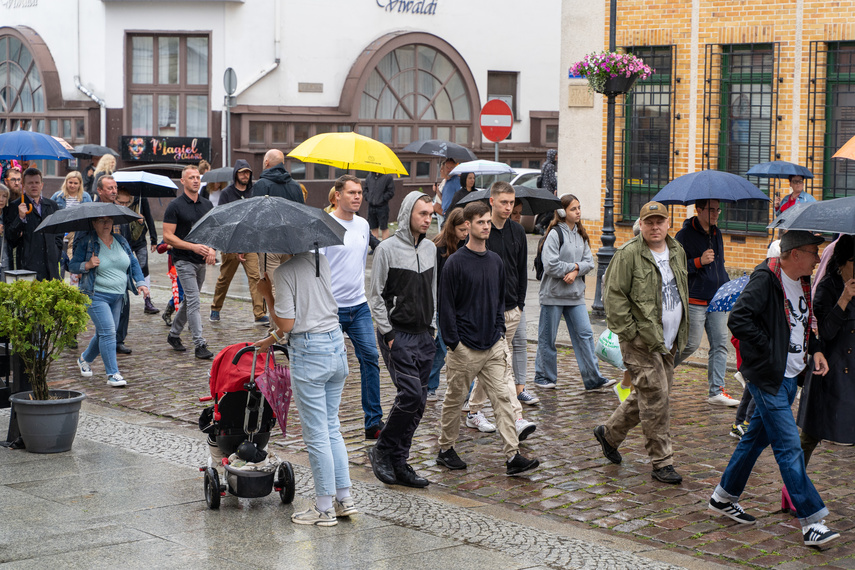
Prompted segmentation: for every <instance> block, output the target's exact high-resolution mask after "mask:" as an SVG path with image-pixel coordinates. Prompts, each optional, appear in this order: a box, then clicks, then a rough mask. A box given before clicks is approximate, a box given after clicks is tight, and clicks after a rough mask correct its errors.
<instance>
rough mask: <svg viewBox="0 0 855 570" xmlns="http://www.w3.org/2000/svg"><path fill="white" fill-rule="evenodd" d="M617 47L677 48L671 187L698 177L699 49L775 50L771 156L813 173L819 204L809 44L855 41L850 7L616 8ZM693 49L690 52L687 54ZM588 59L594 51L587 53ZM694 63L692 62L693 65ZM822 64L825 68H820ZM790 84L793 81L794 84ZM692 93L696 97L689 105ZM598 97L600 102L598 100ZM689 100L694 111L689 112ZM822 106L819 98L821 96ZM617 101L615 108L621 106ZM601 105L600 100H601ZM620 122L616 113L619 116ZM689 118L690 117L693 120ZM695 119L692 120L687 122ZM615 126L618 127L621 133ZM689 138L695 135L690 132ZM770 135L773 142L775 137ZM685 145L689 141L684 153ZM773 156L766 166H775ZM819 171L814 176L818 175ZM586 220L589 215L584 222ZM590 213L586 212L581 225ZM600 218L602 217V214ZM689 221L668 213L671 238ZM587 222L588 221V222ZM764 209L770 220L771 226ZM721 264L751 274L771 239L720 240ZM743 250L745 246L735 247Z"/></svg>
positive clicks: (808, 3)
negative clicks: (812, 152)
mask: <svg viewBox="0 0 855 570" xmlns="http://www.w3.org/2000/svg"><path fill="white" fill-rule="evenodd" d="M602 1H604V2H605V14H606V16H605V22H604V25H605V33H604V37H605V45H603V46H602V49H608V29H609V21H608V20H609V0H602ZM617 6H618V14H617V36H616V37H617V45H618V47H622V46H626V47H631V46H667V45H674V46H676V58H675V60H674V61H673V62H672V65H673V74H674V75H675V76H676V77H678V78H679V79H680V81H679V83H678V84H677V85H676V91H675V93H674V94H673V96H672V100H671V101H672V103H671V104H672V106H673V108H674V110H673V113H672V115H673V114H679V115H680V119H679V120H675V121H674V132H673V142H672V147H671V152H672V153H675V152H676V156H675V160H674V163H673V164H674V167H673V170H672V171H671V174H670V176H671V179H673V178H676V177H678V176H681V175H683V174H687V173H689V172H695V171H698V170H701V169H702V164H704V162H703V160H704V157H703V156H702V153H703V151H702V149H703V146H702V143H703V112H704V109H703V105H704V79H705V77H704V68H705V61H704V58H705V46H706V45H707V44H712V45H724V44H742V43H767V44H769V43H777V44H778V46H779V51H778V58H777V61H776V62H775V65H776V68H777V69H778V73H777V76H778V77H780V78H781V82H780V83H777V84H776V85H775V89H776V90H777V115H779V116H780V120H778V121H777V126H776V129H777V144H776V149H777V153H778V154H779V155H780V159H781V160H787V161H791V162H795V163H798V164H802V165H805V166H807V167H808V168H812V169H813V171H814V174H815V176H816V178H815V179H814V180H813V181H812V183H811V181H809V184H808V186H807V191H809V192H810V193H811V194H812V195H814V197H816V198H817V199H821V196H822V177H821V174H822V172H821V168H819V163H817V164H816V168H813V166H812V163H811V162H810V161H809V159H808V151H807V149H808V90H809V87H808V67H809V56H810V44H811V42H813V41H855V21H853V17H852V14H853V13H855V0H837V1H828V0H801V1H798V2H797V1H795V0H790V1H786V0H778V1H775V2H759V1H757V0H694V1H691V0H688V1H687V0H618V5H617ZM694 11H696V12H695V13H696V15H697V36H696V37H693V12H694ZM693 43H694V44H695V45H694V46H693ZM591 51H595V50H594V49H592V50H591ZM693 57H694V58H696V59H694V60H693ZM819 63H820V64H822V63H824V62H822V61H820V62H819ZM796 78H799V80H798V81H796ZM693 91H694V97H693ZM597 97H599V95H597ZM693 98H694V105H693V101H692V100H693ZM819 98H820V101H819V102H820V103H821V102H822V101H821V98H822V95H820V96H819ZM621 99H622V98H620V97H619V98H618V105H620V104H621ZM604 102H605V100H604ZM618 114H620V113H618ZM692 115H694V117H693V116H692ZM692 119H694V120H692ZM602 121H603V123H602V129H603V134H604V137H603V139H604V140H603V150H602V184H601V188H602V193H601V199H602V201H603V203H604V202H605V172H606V164H605V162H606V141H605V132H606V105H605V104H604V105H603V115H602ZM619 127H620V125H618V131H619ZM692 131H693V132H692ZM774 136H775V135H773V137H774ZM690 140H691V141H694V145H693V148H691V149H690V148H689V144H690ZM774 159H775V157H774V156H770V157H768V158H765V159H764V160H774ZM620 161H621V156H620V146H619V144H618V145H616V152H615V172H616V177H615V210H614V211H615V222H616V226H615V233H616V236H617V242H616V244H615V245H616V246H620V245H621V244H622V243H624V242H625V241H626V240H628V239H629V238H630V237H632V230H631V227H629V226H628V225H626V224H621V223H620V221H621V198H622V196H621V191H620V172H621V170H620ZM817 169H819V170H820V171H819V172H817ZM776 186H777V189H778V192H779V193H781V194H783V195H786V194H787V193H789V186H788V183H787V182H786V180H783V181H780V182H777V183H776ZM585 214H587V215H585ZM591 214H593V212H591V211H587V212H585V211H584V205H583V215H585V218H588V217H589V216H591ZM601 216H602V214H601ZM686 216H687V209H686V208H684V207H680V206H676V207H673V208H672V230H671V232H670V234H671V235H672V236H673V235H674V234H675V233H676V232H677V230H678V229H679V228H680V227H681V225H682V223H683V220H684V219H685V218H686ZM591 217H592V216H591ZM772 217H773V216H772V214H771V204H770V218H769V219H770V220H771V219H772ZM586 227H587V229H588V232H589V234H590V235H591V246H592V248H593V249H595V250H596V249H598V248H599V247H600V245H601V244H600V234H601V227H602V217H600V218H599V219H598V220H596V221H594V220H588V221H586ZM724 233H725V235H724V244H725V256H726V261H727V266H728V269H729V270H730V271H731V272H733V273H735V272H738V271H739V270H750V269H751V268H753V267H754V266H755V265H756V264H758V263H759V262H760V261H762V260H763V258H764V257H765V253H766V248H767V246H768V244H769V242H770V241H771V239H772V238H771V234H769V235H766V236H758V235H737V234H736V232H733V233H730V234H729V233H728V232H727V231H725V232H724ZM740 242H744V243H740Z"/></svg>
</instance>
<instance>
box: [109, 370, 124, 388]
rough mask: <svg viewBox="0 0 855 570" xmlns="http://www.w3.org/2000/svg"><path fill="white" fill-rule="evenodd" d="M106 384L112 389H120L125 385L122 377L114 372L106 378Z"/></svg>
mask: <svg viewBox="0 0 855 570" xmlns="http://www.w3.org/2000/svg"><path fill="white" fill-rule="evenodd" d="M107 384H109V385H110V386H112V387H113V388H120V387H122V386H125V385H127V382H126V381H125V379H124V378H123V377H122V375H121V374H119V373H118V372H116V373H115V374H111V375H110V376H108V377H107Z"/></svg>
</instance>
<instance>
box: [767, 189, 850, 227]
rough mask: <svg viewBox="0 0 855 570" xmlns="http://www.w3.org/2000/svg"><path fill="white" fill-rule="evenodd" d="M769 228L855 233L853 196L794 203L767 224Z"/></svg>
mask: <svg viewBox="0 0 855 570" xmlns="http://www.w3.org/2000/svg"><path fill="white" fill-rule="evenodd" d="M767 227H768V228H771V229H782V230H805V231H809V232H827V233H835V234H855V196H848V197H846V198H834V199H833V200H823V201H822V202H807V203H805V204H796V205H795V206H793V207H792V208H789V209H787V210H786V211H785V212H784V213H782V214H781V215H780V216H778V217H777V218H775V220H774V221H772V223H771V224H769V225H768V226H767Z"/></svg>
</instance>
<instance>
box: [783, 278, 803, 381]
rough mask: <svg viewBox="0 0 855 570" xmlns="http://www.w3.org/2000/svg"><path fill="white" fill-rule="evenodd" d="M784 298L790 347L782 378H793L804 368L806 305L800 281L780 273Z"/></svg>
mask: <svg viewBox="0 0 855 570" xmlns="http://www.w3.org/2000/svg"><path fill="white" fill-rule="evenodd" d="M781 282H782V283H783V284H784V297H785V301H784V302H785V303H787V307H788V308H789V309H790V346H789V348H788V349H787V369H786V370H785V371H784V376H786V377H787V378H794V377H795V376H797V375H798V374H799V373H800V372H801V371H802V370H804V368H805V327H806V326H807V325H808V304H807V299H805V293H804V290H803V289H802V283H801V281H799V280H797V279H790V278H789V277H787V274H786V273H784V272H783V271H782V272H781Z"/></svg>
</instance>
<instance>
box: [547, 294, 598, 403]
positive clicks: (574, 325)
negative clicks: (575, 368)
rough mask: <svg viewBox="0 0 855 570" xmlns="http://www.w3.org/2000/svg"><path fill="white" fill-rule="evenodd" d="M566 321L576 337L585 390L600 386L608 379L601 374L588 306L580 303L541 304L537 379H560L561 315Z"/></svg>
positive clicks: (575, 349)
mask: <svg viewBox="0 0 855 570" xmlns="http://www.w3.org/2000/svg"><path fill="white" fill-rule="evenodd" d="M562 315H563V316H564V321H565V322H566V323H567V332H569V333H570V340H571V341H573V352H574V353H576V362H577V364H578V365H579V372H580V373H581V374H582V383H583V384H584V385H585V389H586V390H593V389H595V388H599V387H600V386H602V385H603V384H605V383H606V379H605V378H603V375H602V374H600V366H599V364H598V363H597V357H596V355H595V354H594V333H593V331H592V330H591V320H590V319H589V318H588V307H587V305H585V304H584V303H582V304H581V305H541V306H540V322H539V323H538V326H537V358H535V360H534V382H535V384H537V383H538V382H541V383H545V382H557V380H558V350H557V349H556V348H555V338H556V336H557V335H558V325H559V324H560V323H561V317H562Z"/></svg>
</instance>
